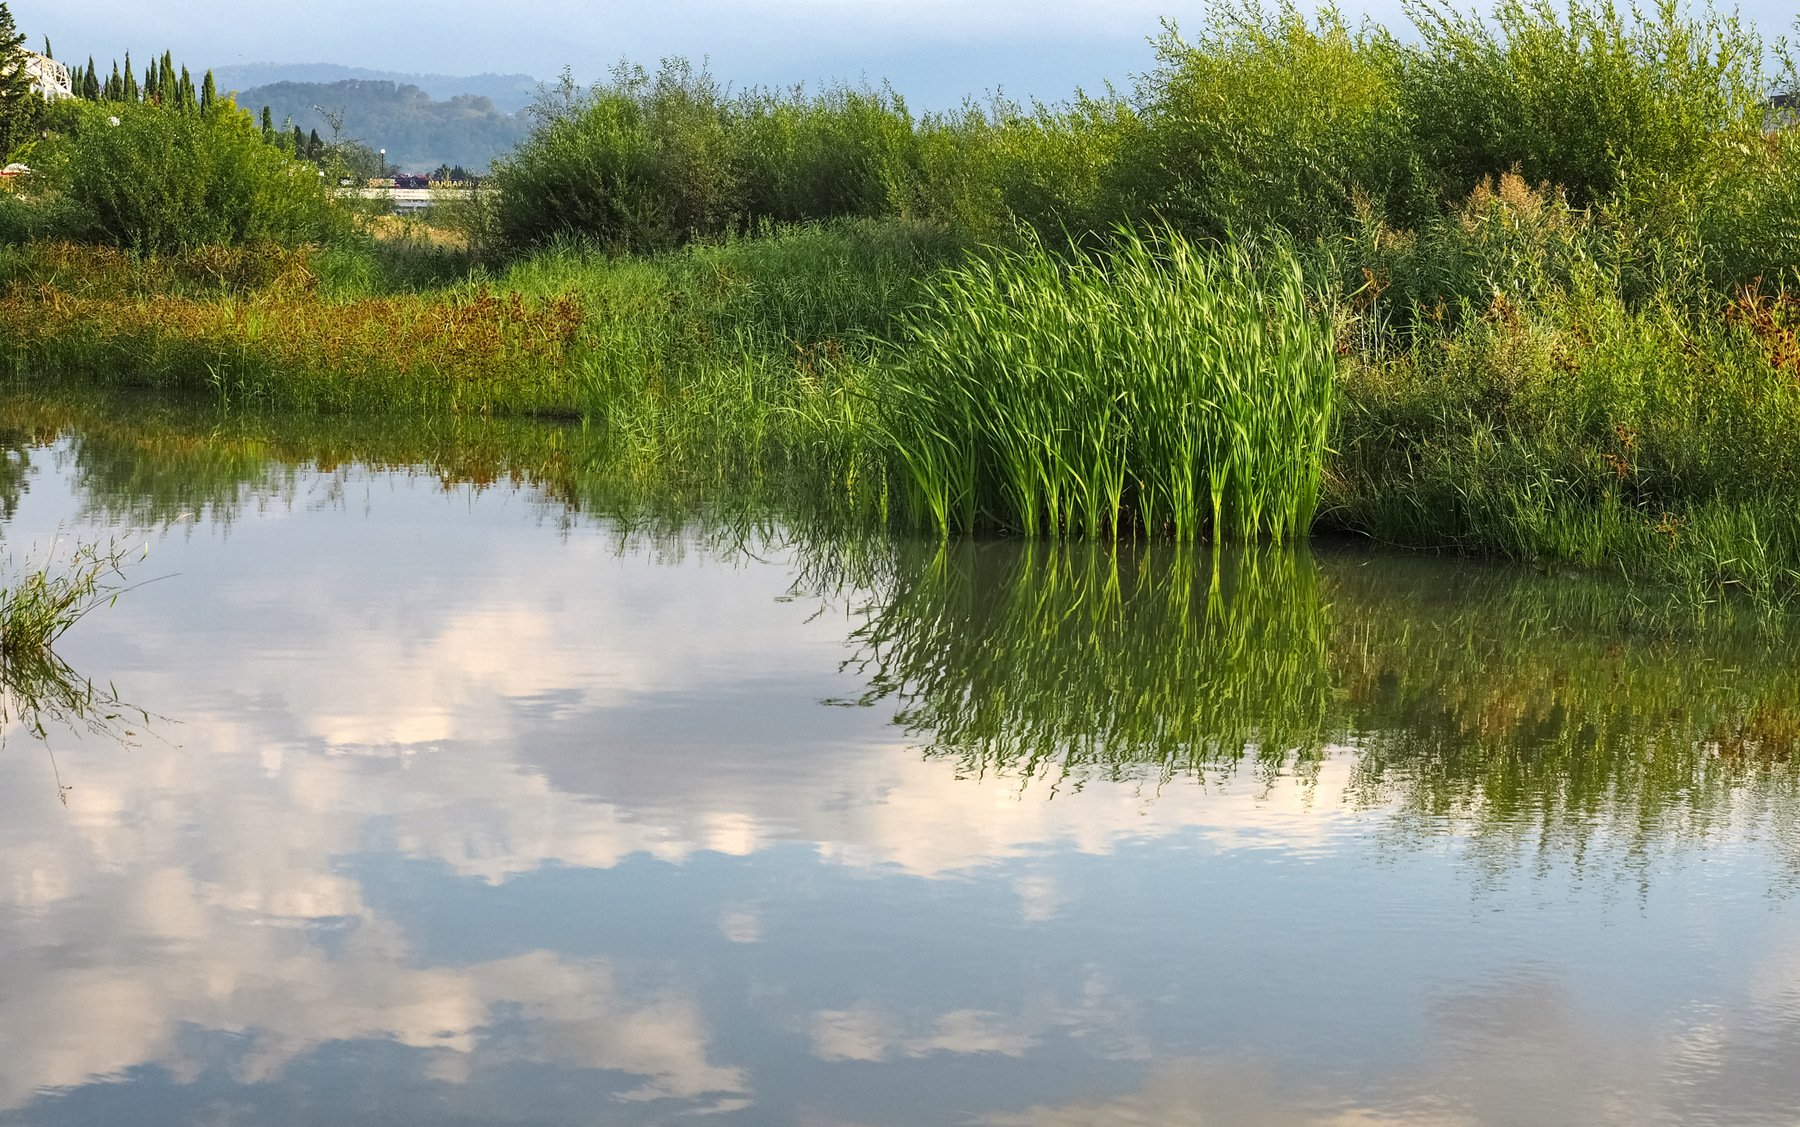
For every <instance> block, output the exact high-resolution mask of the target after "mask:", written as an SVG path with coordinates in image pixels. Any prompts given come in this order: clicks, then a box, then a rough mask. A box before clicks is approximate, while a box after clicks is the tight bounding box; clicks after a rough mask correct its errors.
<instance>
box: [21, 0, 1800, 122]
mask: <svg viewBox="0 0 1800 1127" xmlns="http://www.w3.org/2000/svg"><path fill="white" fill-rule="evenodd" d="M10 6H11V9H12V12H13V15H14V17H15V19H16V20H17V23H18V26H19V28H20V30H21V31H23V32H24V33H25V34H26V35H28V36H29V37H30V38H31V41H32V42H33V43H34V45H35V44H36V43H37V41H38V40H40V39H41V38H42V37H43V36H44V35H48V36H50V38H51V40H52V41H53V43H54V46H55V48H56V52H57V54H58V55H59V56H61V57H62V58H64V59H70V58H85V57H86V56H87V55H89V54H92V55H95V56H97V57H99V58H102V59H105V58H109V57H112V56H114V55H117V54H122V53H123V52H124V51H126V50H130V51H132V53H133V54H134V55H137V56H139V57H142V56H144V55H146V54H149V53H151V52H156V53H160V52H161V51H163V50H172V51H173V52H174V53H175V55H176V57H177V58H178V59H180V60H181V61H183V62H185V63H189V64H191V65H196V66H200V67H218V66H227V65H232V64H241V63H263V62H274V63H317V62H325V63H341V64H344V65H347V66H359V67H369V68H373V69H379V70H395V71H404V72H415V73H435V74H471V75H472V74H481V73H490V72H491V73H524V74H530V75H534V76H536V77H539V78H544V79H550V78H554V77H555V76H556V75H557V74H558V73H560V72H561V71H562V69H563V68H564V67H569V68H572V70H573V73H574V75H575V77H576V78H578V79H581V80H583V81H587V80H592V79H594V78H598V77H600V75H601V74H602V73H604V71H605V70H606V69H607V68H608V67H609V66H610V65H611V64H612V63H614V62H616V61H617V60H619V59H621V58H629V59H631V60H633V61H638V62H654V61H655V60H656V59H659V58H662V57H665V56H669V55H682V56H686V57H688V58H692V59H700V58H704V59H706V60H708V62H709V64H710V66H711V68H712V70H713V72H714V73H715V74H716V75H718V76H720V77H721V78H724V79H726V80H728V81H731V82H733V83H736V84H739V85H764V84H780V85H786V84H790V83H793V82H796V81H803V80H804V81H809V82H813V81H818V80H821V79H845V80H850V81H856V80H859V79H867V80H869V81H871V82H875V83H879V82H881V81H884V80H886V81H891V82H892V83H893V85H894V86H895V88H896V89H898V90H899V91H900V92H901V93H902V94H905V95H907V96H908V97H909V98H911V99H912V100H913V101H914V102H916V103H918V104H919V105H921V106H923V107H927V108H941V107H947V106H951V105H954V104H956V103H957V102H959V101H960V100H961V99H962V97H963V96H964V95H977V96H980V95H986V94H989V93H993V92H994V91H995V90H996V89H998V90H999V91H1000V92H1002V93H1005V94H1007V95H1009V96H1012V97H1017V98H1030V97H1041V98H1045V99H1051V100H1054V99H1058V98H1061V97H1064V96H1066V95H1067V94H1069V93H1070V92H1071V91H1072V90H1074V89H1075V88H1076V87H1077V86H1080V87H1084V88H1088V89H1097V88H1099V87H1100V86H1101V85H1102V84H1103V83H1104V82H1107V81H1113V82H1115V83H1116V84H1118V85H1120V86H1128V85H1129V83H1130V78H1131V76H1132V75H1133V74H1136V73H1141V72H1143V71H1144V70H1146V69H1147V68H1148V66H1149V64H1150V62H1151V60H1152V54H1151V51H1150V48H1149V46H1148V45H1147V40H1148V38H1149V37H1150V36H1151V35H1153V34H1154V33H1155V32H1156V31H1157V28H1158V21H1159V19H1161V18H1163V17H1170V18H1173V19H1176V20H1177V21H1179V22H1180V23H1181V24H1183V25H1184V26H1189V27H1193V26H1198V25H1199V24H1200V23H1201V22H1202V16H1203V13H1204V11H1205V8H1206V4H1205V2H1204V0H628V2H627V0H510V2H507V3H503V4H497V3H494V2H493V0H432V2H431V3H430V4H429V6H427V7H424V8H421V7H420V6H419V5H417V4H413V3H399V2H397V0H390V2H388V3H381V2H379V0H377V2H373V3H371V2H370V0H309V2H308V3H304V4H256V5H246V4H245V3H243V0H185V2H184V3H181V4H175V3H173V2H171V0H153V2H151V3H145V2H144V0H13V2H12V3H11V5H10ZM1342 7H1343V9H1344V10H1345V11H1346V12H1347V13H1349V14H1351V15H1353V16H1362V15H1370V16H1373V17H1374V18H1376V19H1379V20H1383V21H1384V22H1389V23H1390V24H1393V23H1398V22H1399V12H1400V3H1399V0H1346V2H1345V3H1344V4H1343V5H1342ZM1739 10H1740V11H1741V12H1742V13H1743V15H1744V16H1745V17H1747V18H1748V19H1750V20H1752V21H1754V22H1755V23H1757V24H1758V25H1759V26H1760V27H1761V28H1762V29H1763V31H1764V33H1765V34H1766V35H1775V34H1778V33H1781V32H1785V31H1788V30H1790V26H1791V21H1792V20H1793V19H1794V5H1793V3H1792V0H1746V2H1745V3H1744V4H1743V5H1742V6H1741V7H1740V9H1739ZM421 12H423V13H425V14H423V15H422V14H421Z"/></svg>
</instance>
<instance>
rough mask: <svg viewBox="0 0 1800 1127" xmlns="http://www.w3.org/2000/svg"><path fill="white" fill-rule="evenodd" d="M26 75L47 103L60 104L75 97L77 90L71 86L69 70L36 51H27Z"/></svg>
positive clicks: (33, 88)
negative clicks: (65, 99)
mask: <svg viewBox="0 0 1800 1127" xmlns="http://www.w3.org/2000/svg"><path fill="white" fill-rule="evenodd" d="M25 73H26V74H27V75H28V76H29V77H30V78H31V89H32V90H33V91H35V92H36V93H38V94H42V95H43V96H44V101H46V102H60V101H62V100H63V99H64V98H73V97H74V96H75V88H74V86H72V85H71V84H70V83H71V79H70V76H69V68H68V67H66V66H63V65H62V64H61V63H59V62H57V61H56V60H55V59H52V58H49V57H48V56H45V55H40V54H38V53H37V52H36V51H27V52H25Z"/></svg>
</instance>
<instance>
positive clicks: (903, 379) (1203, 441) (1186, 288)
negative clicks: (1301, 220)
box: [883, 230, 1336, 540]
mask: <svg viewBox="0 0 1800 1127" xmlns="http://www.w3.org/2000/svg"><path fill="white" fill-rule="evenodd" d="M884 378H885V382H886V386H885V389H884V399H883V413H884V418H885V419H886V421H887V425H888V427H889V428H890V431H891V434H892V442H893V449H894V456H895V457H896V458H897V459H898V460H899V461H900V462H901V463H902V464H903V465H904V467H905V469H906V475H907V481H908V482H909V484H910V487H911V495H912V497H913V499H914V502H915V505H916V506H917V508H918V510H919V511H920V512H921V513H922V514H923V515H924V516H925V519H926V520H927V521H928V522H929V523H930V524H932V525H934V526H935V527H936V528H937V529H938V531H939V532H940V533H942V534H944V535H948V534H949V533H951V532H953V531H956V532H966V531H974V530H977V529H981V528H994V527H998V528H1004V529H1010V530H1015V531H1018V532H1022V533H1024V534H1025V535H1028V536H1038V535H1051V536H1076V537H1081V536H1087V537H1096V538H1099V537H1114V538H1117V537H1120V536H1126V535H1133V534H1139V533H1147V534H1150V535H1164V534H1167V535H1171V536H1173V537H1175V538H1176V539H1181V540H1192V539H1196V538H1198V537H1201V536H1204V535H1208V534H1211V535H1213V536H1225V535H1242V536H1249V537H1255V536H1264V535H1266V536H1271V537H1274V538H1276V539H1281V538H1284V537H1289V536H1294V535H1303V534H1304V533H1305V532H1306V530H1307V528H1308V526H1309V525H1310V523H1311V520H1312V514H1313V509H1314V506H1315V504H1316V501H1317V497H1318V489H1319V474H1320V469H1321V464H1322V461H1323V458H1324V454H1325V439H1326V435H1327V432H1328V430H1329V428H1330V422H1331V414H1332V404H1333V397H1334V390H1335V380H1336V359H1335V356H1334V350H1333V340H1332V332H1331V326H1330V324H1329V321H1328V319H1327V318H1326V317H1325V315H1324V314H1323V313H1322V312H1321V311H1320V310H1319V309H1318V308H1317V307H1316V306H1315V305H1314V304H1313V303H1312V301H1311V300H1310V295H1309V293H1308V291H1307V288H1306V286H1305V284H1304V282H1303V280H1302V275H1301V267H1300V263H1299V262H1298V260H1297V259H1296V258H1295V257H1294V255H1293V254H1292V252H1291V251H1290V250H1288V249H1287V248H1286V247H1285V246H1284V245H1282V244H1271V245H1269V246H1266V247H1263V248H1261V249H1260V250H1258V251H1257V252H1255V253H1252V252H1251V251H1249V250H1247V249H1245V248H1243V247H1242V246H1239V247H1236V248H1231V249H1209V248H1207V247H1204V246H1201V245H1198V244H1195V243H1193V242H1190V241H1188V240H1187V239H1185V238H1183V237H1181V236H1180V235H1178V234H1176V233H1174V232H1172V231H1167V230H1164V231H1161V232H1158V233H1156V234H1155V235H1153V236H1149V237H1146V236H1142V235H1138V234H1135V233H1133V232H1130V231H1121V232H1120V233H1119V234H1118V236H1117V237H1116V238H1115V239H1114V241H1113V244H1112V246H1111V247H1110V248H1108V249H1106V250H1104V251H1099V252H1091V253H1086V252H1073V253H1071V254H1068V255H1060V254H1055V253H1052V252H1051V251H1050V250H1049V249H1048V248H1047V247H1044V246H1042V245H1039V246H1035V247H1032V248H1031V249H1028V250H1024V251H1018V252H1007V253H1003V254H999V255H997V256H994V257H992V258H988V259H981V260H976V261H972V262H970V263H968V264H966V265H964V266H961V267H958V268H955V269H952V270H950V271H948V272H946V273H945V274H944V275H942V276H941V279H940V281H939V282H938V284H937V287H936V289H935V290H934V292H933V295H932V297H931V298H930V299H929V301H928V302H926V304H925V305H924V306H923V307H922V308H921V309H920V310H919V312H918V313H917V314H916V315H915V316H914V318H913V320H912V323H911V324H910V325H909V345H908V348H907V350H906V351H905V352H904V353H903V354H902V355H901V356H899V357H898V358H897V359H896V361H895V363H894V364H893V366H892V368H891V370H890V371H888V372H887V373H886V375H885V377H884Z"/></svg>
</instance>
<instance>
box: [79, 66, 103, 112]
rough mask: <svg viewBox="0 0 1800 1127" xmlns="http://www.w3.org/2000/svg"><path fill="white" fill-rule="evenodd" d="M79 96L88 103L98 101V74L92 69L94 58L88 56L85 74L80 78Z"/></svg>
mask: <svg viewBox="0 0 1800 1127" xmlns="http://www.w3.org/2000/svg"><path fill="white" fill-rule="evenodd" d="M81 96H82V97H83V98H86V99H87V100H88V101H90V102H98V101H99V100H100V72H99V71H98V70H95V69H94V56H92V55H89V56H88V65H87V73H86V74H84V75H82V76H81Z"/></svg>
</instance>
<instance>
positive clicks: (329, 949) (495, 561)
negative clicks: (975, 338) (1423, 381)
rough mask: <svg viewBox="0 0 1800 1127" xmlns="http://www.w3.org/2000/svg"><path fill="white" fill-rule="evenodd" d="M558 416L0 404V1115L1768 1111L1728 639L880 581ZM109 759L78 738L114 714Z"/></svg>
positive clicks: (1099, 579)
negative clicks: (33, 606) (30, 706)
mask: <svg viewBox="0 0 1800 1127" xmlns="http://www.w3.org/2000/svg"><path fill="white" fill-rule="evenodd" d="M594 442H595V440H594V438H593V436H591V435H590V434H588V433H587V432H584V431H581V430H579V429H575V428H555V427H547V426H535V425H528V424H522V423H501V422H489V423H483V422H479V421H463V422H456V423H442V424H438V425H435V426H428V427H427V426H414V427H411V428H407V427H400V426H397V425H396V424H393V423H392V422H387V423H381V422H378V421H361V422H358V421H354V420H336V421H333V420H330V419H325V420H320V419H309V420H287V421H281V420H270V419H261V420H258V419H248V420H247V419H244V418H241V417H239V418H231V417H225V416H218V415H213V414H208V413H206V412H204V411H200V410H195V409H182V408H177V407H173V406H170V405H167V404H153V403H143V402H140V401H125V400H111V399H104V398H86V399H54V398H41V397H31V396H23V395H20V394H19V393H16V392H9V393H5V394H3V395H0V443H3V444H4V446H5V462H4V471H3V472H0V512H3V513H4V517H5V523H4V531H3V538H4V546H5V549H6V551H7V553H8V554H10V555H11V556H12V557H13V558H14V559H15V560H19V559H23V558H29V557H30V556H31V554H32V546H33V545H40V546H47V545H48V544H49V543H50V542H51V541H52V540H54V539H55V538H56V536H57V535H58V530H59V529H60V530H61V533H62V535H63V536H64V537H65V538H68V537H71V536H73V537H86V538H89V539H93V538H102V539H104V538H119V539H121V540H125V541H128V542H130V543H134V544H135V543H140V542H141V543H147V544H148V545H149V556H148V558H147V559H146V560H144V561H142V562H140V563H134V564H133V565H131V576H132V578H133V579H134V580H145V579H154V580H155V582H151V583H148V584H146V585H144V586H141V587H138V588H137V589H135V590H132V591H130V592H128V593H127V594H125V595H124V596H123V597H122V598H121V599H120V600H119V601H118V603H117V604H116V605H115V606H113V607H111V608H106V609H103V610H100V611H96V612H95V613H93V614H91V615H89V616H88V617H87V618H86V619H84V620H83V621H81V622H80V623H79V624H78V625H77V626H76V627H75V628H74V629H73V630H72V631H71V632H70V633H69V634H68V635H67V636H66V637H65V638H64V640H63V642H62V643H61V644H60V646H59V655H60V657H61V658H62V659H63V660H64V661H65V662H66V663H67V665H68V667H69V668H70V669H71V670H73V671H75V672H77V673H78V674H79V675H80V676H82V677H91V678H93V679H95V680H96V682H105V683H106V684H107V685H108V686H109V687H110V689H111V691H112V692H114V693H116V696H117V699H118V700H120V701H123V702H127V703H128V704H129V705H131V706H133V707H135V708H137V709H140V710H143V711H144V712H148V713H150V714H151V716H150V719H149V723H148V724H147V725H140V724H135V723H134V724H133V725H132V731H133V733H134V734H133V735H132V736H131V737H130V738H128V739H126V740H124V741H121V740H119V739H115V738H112V736H113V735H116V734H119V733H117V732H113V731H110V730H95V729H94V728H92V727H90V726H87V725H84V724H81V723H79V722H77V723H74V724H61V725H58V724H48V725H46V729H45V732H46V740H47V744H48V749H49V750H50V751H53V752H54V756H55V758H54V761H53V760H52V759H51V757H50V755H49V754H47V751H46V740H39V739H37V738H36V737H34V735H33V734H32V733H31V732H30V731H28V730H27V728H26V724H27V723H28V721H29V717H24V716H21V715H20V714H19V709H18V708H17V707H16V706H15V707H13V708H12V710H11V711H10V712H9V717H10V719H9V727H8V729H7V731H6V742H5V748H4V753H3V754H0V904H3V905H4V907H3V910H0V1123H7V1124H13V1123H18V1124H47V1125H48V1124H88V1123H100V1122H130V1123H133V1124H191V1123H219V1124H224V1123H259V1124H262V1123H267V1124H327V1123H330V1124H338V1123H370V1124H412V1123H433V1124H489V1123H497V1124H534V1125H560V1124H593V1123H621V1124H637V1123H671V1122H678V1121H685V1120H687V1119H689V1118H691V1117H693V1116H695V1115H698V1114H701V1113H710V1118H708V1119H707V1121H708V1122H718V1123H743V1124H809V1125H810V1124H818V1125H823V1124H946V1123H974V1124H994V1125H1002V1124H1004V1125H1012V1124H1043V1125H1053V1124H1070V1125H1073V1124H1094V1123H1100V1124H1111V1123H1117V1124H1127V1123H1131V1124H1140V1123H1158V1124H1160V1123H1221V1124H1245V1123H1251V1124H1254V1123H1308V1124H1311V1123H1317V1124H1349V1123H1357V1124H1366V1123H1385V1122H1404V1123H1446V1122H1447V1123H1622V1124H1623V1123H1630V1124H1637V1123H1646V1122H1653V1121H1679V1122H1683V1123H1754V1122H1770V1123H1775V1122H1791V1120H1792V1118H1793V1115H1794V1109H1795V1108H1796V1107H1800V1071H1796V1070H1795V1069H1794V1068H1793V1067H1792V1064H1793V1062H1794V1061H1795V1060H1796V1059H1800V785H1797V784H1800V766H1797V765H1796V764H1795V762H1794V759H1793V755H1792V753H1793V751H1794V748H1795V744H1796V741H1800V664H1797V663H1796V660H1795V658H1794V656H1793V655H1794V653H1795V652H1796V646H1795V642H1796V640H1800V639H1796V637H1795V636H1794V635H1793V633H1792V631H1791V630H1789V629H1788V628H1785V627H1782V626H1780V625H1779V624H1774V625H1772V624H1770V623H1768V622H1759V621H1754V620H1750V619H1747V618H1743V617H1734V616H1733V615H1732V614H1730V613H1726V612H1725V611H1723V610H1715V612H1714V613H1712V614H1711V615H1709V616H1708V618H1707V620H1706V621H1705V622H1697V621H1695V619H1694V617H1693V616H1692V615H1691V614H1684V613H1680V612H1670V611H1667V610H1664V609H1659V608H1658V607H1657V606H1656V605H1655V602H1654V600H1646V599H1645V598H1644V597H1643V596H1641V595H1640V596H1639V597H1637V598H1633V597H1631V596H1630V594H1629V593H1628V592H1626V591H1624V590H1622V589H1620V588H1618V587H1616V586H1614V585H1611V584H1609V583H1607V582H1603V581H1597V580H1589V579H1573V578H1569V577H1548V576H1541V575H1538V574H1536V573H1535V572H1531V571H1519V570H1513V569H1501V568H1496V567H1491V566H1485V565H1479V564H1471V563H1459V562H1453V561H1444V560H1435V559H1423V558H1410V557H1396V556H1390V555H1381V554H1371V553H1368V552H1362V551H1352V550H1348V549H1342V548H1326V547H1315V548H1314V549H1312V550H1311V551H1310V552H1308V551H1304V550H1302V551H1299V552H1295V551H1287V552H1276V551H1269V550H1242V549H1226V550H1223V551H1221V552H1220V553H1218V554H1217V555H1216V556H1215V555H1214V554H1213V553H1212V552H1210V551H1209V550H1206V549H1200V550H1179V549H1175V548H1146V547H1143V546H1138V547H1135V548H1122V549H1119V550H1118V551H1116V552H1115V551H1112V550H1110V549H1108V550H1100V549H1094V548H1088V547H1077V548H1055V547H1049V546H1044V545H1036V546H1030V545H1020V544H1017V543H995V542H989V543H963V544H953V545H951V546H950V547H949V548H947V549H940V548H939V546H938V545H937V544H936V543H913V542H905V541H895V540H892V539H889V538H886V537H881V536H871V535H867V534H855V533H853V532H847V531H845V530H844V529H843V528H841V527H839V528H835V529H834V526H833V524H832V523H831V522H830V521H829V520H828V519H826V518H824V517H822V516H821V515H820V512H819V510H818V509H817V507H810V508H802V507H799V506H796V505H794V504H791V503H787V502H784V500H783V496H782V491H781V490H779V489H770V490H769V491H767V492H766V493H759V491H758V490H757V488H756V487H755V486H754V483H746V482H743V481H737V480H733V481H729V482H724V483H715V484H714V485H713V487H711V488H710V489H709V488H707V487H706V485H705V483H704V482H695V481H691V480H690V481H687V482H686V483H685V484H684V485H683V486H682V487H681V488H679V489H677V488H674V487H673V486H671V485H668V483H666V482H662V483H659V482H658V481H657V480H656V479H655V475H654V474H648V475H647V474H646V473H645V472H644V471H643V469H642V467H639V468H637V469H636V470H631V469H629V468H621V467H619V466H618V465H616V464H613V463H609V462H608V461H607V459H606V458H605V457H604V456H603V452H602V451H600V450H598V448H597V447H596V446H595V445H594ZM113 727H114V728H116V727H117V725H114V726H113Z"/></svg>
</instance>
